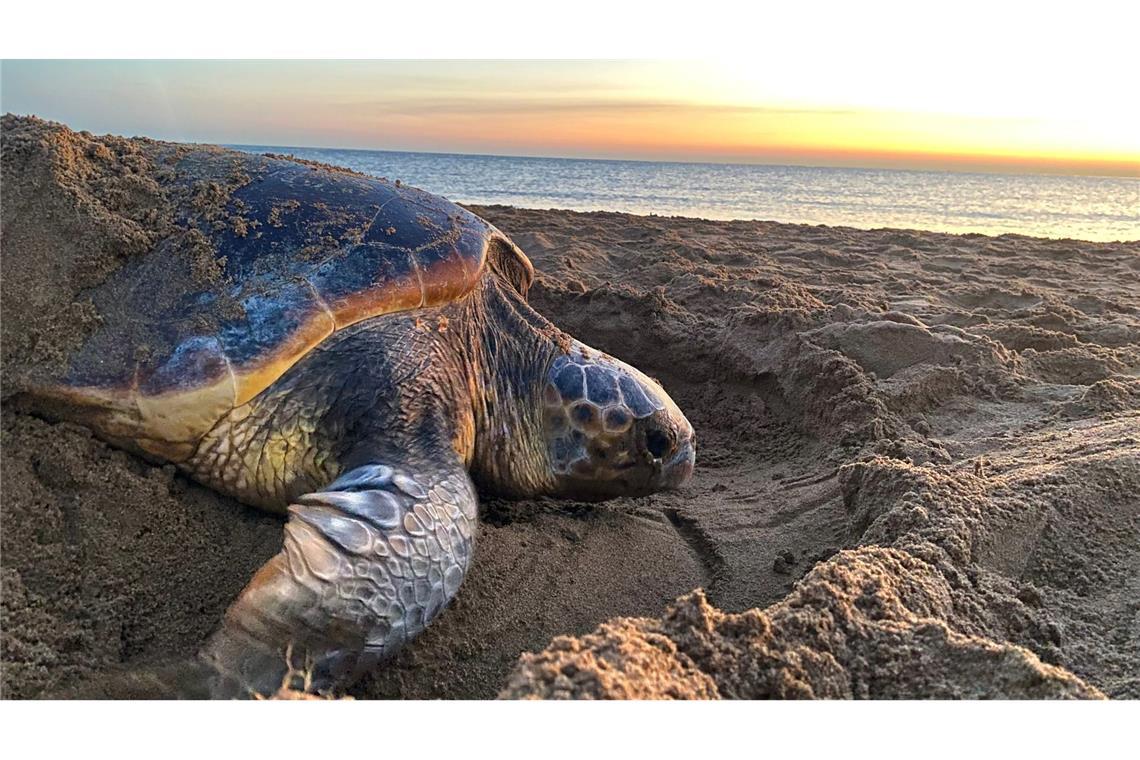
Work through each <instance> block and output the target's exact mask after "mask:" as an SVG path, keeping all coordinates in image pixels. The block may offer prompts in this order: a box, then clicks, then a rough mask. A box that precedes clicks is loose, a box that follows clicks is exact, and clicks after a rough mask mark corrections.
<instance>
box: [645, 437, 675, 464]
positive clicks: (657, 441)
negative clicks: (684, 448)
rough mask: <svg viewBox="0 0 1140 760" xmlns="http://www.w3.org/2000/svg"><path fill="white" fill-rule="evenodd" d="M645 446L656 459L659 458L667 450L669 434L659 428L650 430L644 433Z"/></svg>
mask: <svg viewBox="0 0 1140 760" xmlns="http://www.w3.org/2000/svg"><path fill="white" fill-rule="evenodd" d="M645 448H646V449H648V450H649V453H650V454H652V455H653V456H654V457H656V458H657V459H661V458H662V457H664V456H665V454H666V452H668V451H669V448H670V444H669V436H667V435H665V434H664V433H662V432H661V431H660V430H650V431H649V432H648V433H646V434H645Z"/></svg>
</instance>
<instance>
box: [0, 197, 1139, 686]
mask: <svg viewBox="0 0 1140 760" xmlns="http://www.w3.org/2000/svg"><path fill="white" fill-rule="evenodd" d="M6 193H7V188H6ZM5 197H6V200H5V205H6V206H7V205H8V203H9V201H8V200H7V197H8V196H7V195H6V196H5ZM474 210H475V211H476V212H477V213H480V214H482V215H483V216H485V217H486V218H488V219H489V220H490V221H492V222H494V223H495V224H496V225H498V226H499V227H500V228H502V229H503V230H504V231H506V232H507V233H508V234H510V235H511V236H512V237H513V239H514V240H515V241H516V242H517V243H518V244H519V245H520V246H521V247H522V248H523V249H524V250H525V251H527V253H528V254H529V255H530V256H531V257H532V259H533V261H534V264H535V266H536V268H537V270H538V274H539V276H538V280H537V282H536V285H535V287H534V288H533V290H532V292H531V301H532V303H533V304H534V305H535V307H536V308H537V309H538V310H539V311H541V312H542V313H544V314H546V315H547V316H549V317H550V318H552V319H553V320H554V321H555V322H557V323H558V324H559V325H560V326H561V327H563V328H565V329H566V330H568V331H569V332H570V333H572V334H573V335H575V336H576V337H578V338H580V339H581V340H583V341H585V342H587V343H589V344H591V345H594V346H596V347H598V348H601V349H603V350H606V351H608V352H610V353H612V354H614V355H615V356H617V357H619V358H621V359H623V360H626V361H629V362H630V363H632V364H634V365H635V366H638V367H639V368H641V369H643V370H644V371H646V372H647V373H649V374H651V375H653V376H655V377H657V378H658V379H660V380H661V381H662V382H663V383H664V385H665V387H666V388H667V389H668V390H669V392H670V393H671V395H672V396H673V397H674V399H675V400H676V401H677V402H678V404H679V405H680V406H681V408H682V409H684V410H685V411H686V413H687V414H688V416H689V418H690V420H691V421H692V423H693V424H694V426H695V428H696V431H697V436H698V442H699V444H698V445H699V449H698V458H697V472H696V475H695V477H694V479H693V481H692V482H691V483H690V484H689V485H688V486H687V487H686V489H684V490H683V491H680V492H676V493H670V494H661V495H657V496H653V497H648V498H641V499H619V500H615V501H612V502H608V503H606V504H601V505H587V504H577V503H567V502H557V501H534V502H516V503H510V502H505V501H497V500H488V501H485V502H484V503H483V504H482V523H481V526H480V535H479V537H478V539H477V545H476V561H475V564H474V568H473V570H472V572H471V574H470V576H469V578H468V579H467V581H466V582H465V583H464V586H463V588H462V590H461V592H460V594H459V597H458V598H457V600H456V602H455V603H454V604H453V605H452V607H451V608H450V609H448V610H447V611H446V612H445V613H444V614H443V616H442V617H441V619H440V620H439V621H437V622H436V623H435V624H433V625H432V626H431V628H430V629H429V630H428V631H427V633H425V634H424V635H423V636H422V637H421V638H420V639H419V640H417V641H416V642H414V643H413V644H412V645H411V646H410V647H408V648H407V649H406V650H405V651H404V652H403V653H402V654H400V655H399V656H398V657H397V658H396V659H395V660H394V661H392V662H391V663H390V664H389V665H387V666H386V667H384V668H383V669H381V670H380V671H378V672H377V673H376V674H374V675H372V676H370V677H369V678H367V679H366V680H365V681H364V682H362V683H361V684H360V685H359V686H358V687H356V688H355V689H354V690H353V693H354V695H355V696H357V697H403V698H435V697H444V698H489V697H494V696H496V695H499V694H502V695H505V696H512V697H525V696H579V697H614V696H635V697H636V696H644V697H649V696H681V697H716V696H721V697H733V696H735V697H767V696H777V697H804V696H818V697H872V698H873V697H948V696H961V697H1089V696H1101V695H1104V696H1109V697H1117V698H1120V697H1133V698H1135V697H1140V605H1138V603H1137V600H1138V599H1140V551H1138V550H1140V497H1138V496H1137V494H1138V493H1140V381H1138V379H1137V371H1138V370H1140V244H1137V243H1127V244H1112V243H1086V242H1079V241H1048V240H1040V239H1035V238H1028V237H1021V236H1009V235H1007V236H1002V237H997V238H994V237H987V236H981V235H965V236H955V235H945V234H936V233H928V232H919V231H902V230H874V231H860V230H855V229H849V228H834V227H813V226H802V225H781V224H776V223H768V222H706V221H700V220H692V219H681V218H662V217H638V216H631V215H625V214H613V213H588V214H579V213H571V212H563V211H532V210H523V209H513V208H507V207H489V208H477V209H474ZM6 213H7V209H6ZM6 218H7V217H6ZM4 242H5V246H6V253H5V257H6V261H5V271H4V273H3V274H4V278H5V279H8V278H9V277H10V265H9V263H8V260H7V256H8V255H9V254H10V251H11V249H9V248H7V246H8V245H9V242H10V241H9V239H8V238H7V237H6V238H5V241H4ZM9 293H10V291H9V290H8V289H5V296H4V297H5V303H4V310H5V315H8V314H10V312H9V306H10V304H11V303H12V302H11V301H10V300H9ZM63 306H66V304H63ZM66 311H67V310H66V309H63V308H62V306H61V308H60V309H59V312H61V313H66ZM76 314H77V315H78V316H79V317H82V316H83V312H82V310H81V309H80V310H78V311H76ZM4 339H5V342H6V343H9V345H11V343H10V340H11V334H10V333H9V327H8V326H6V327H5V334H4ZM24 345H25V344H19V346H24ZM5 358H6V363H7V362H8V361H9V360H10V356H9V354H8V352H7V348H6V349H5ZM5 372H6V375H5V382H6V383H7V382H8V380H9V377H8V375H7V366H6V369H5ZM2 415H3V440H2V450H3V502H2V520H3V525H2V527H3V530H2V532H0V533H2V540H3V543H2V547H0V549H2V558H0V567H2V573H3V610H2V612H3V619H2V623H3V669H2V676H3V680H2V687H3V695H4V696H5V697H9V698H30V697H38V696H44V695H48V694H55V693H60V692H61V691H67V690H69V689H75V688H80V687H83V688H97V687H98V685H99V684H100V683H103V682H109V680H110V679H107V677H106V676H107V674H108V673H114V672H118V671H119V670H121V669H123V668H128V669H129V668H137V667H147V666H152V665H158V664H162V663H165V662H169V661H173V660H177V659H179V658H183V657H187V656H189V655H191V654H193V652H194V651H195V650H196V649H197V647H198V646H199V645H200V644H201V643H202V641H203V640H204V639H205V637H206V636H207V635H208V633H209V632H210V631H211V630H212V629H213V627H214V626H215V625H216V624H217V622H218V620H219V619H220V616H221V614H222V612H223V610H224V609H225V607H226V605H227V604H228V602H229V601H230V600H231V599H232V598H233V596H234V595H235V594H236V593H237V592H238V590H239V589H240V588H241V587H242V586H243V585H244V583H245V582H246V580H247V579H248V578H249V576H250V575H251V573H252V572H253V570H254V569H255V568H256V567H257V566H259V565H260V564H261V563H262V562H263V561H265V560H266V559H268V558H269V557H270V556H272V555H273V554H274V553H276V551H277V550H278V548H279V546H280V541H281V522H280V521H279V519H277V518H275V517H272V516H268V515H264V514H262V513H260V512H258V511H256V510H254V509H251V508H249V507H244V506H242V505H240V504H237V503H235V502H233V501H231V500H228V499H225V498H223V497H220V496H218V495H216V494H214V493H212V492H210V491H208V490H206V489H204V488H202V487H200V486H197V485H195V484H194V483H191V482H189V481H187V480H186V479H185V478H183V477H182V476H181V475H178V474H176V473H175V472H174V471H173V469H172V468H169V467H167V468H162V467H155V466H153V465H151V464H148V463H146V462H143V461H142V460H140V459H138V458H136V457H134V456H133V455H131V454H128V453H125V452H122V451H118V450H115V449H113V448H112V447H110V446H108V445H107V444H105V443H103V442H101V441H99V440H97V439H95V438H93V437H92V436H91V435H90V434H89V433H87V432H86V431H85V430H84V429H83V428H80V427H78V426H75V425H70V424H66V423H64V424H52V423H48V422H45V421H43V420H40V419H38V418H34V417H31V416H29V415H27V414H24V413H22V412H21V411H20V410H18V409H16V408H14V407H13V406H12V405H11V404H8V403H5V404H4V406H3V409H2ZM697 588H701V589H703V592H702V593H701V594H692V593H691V592H693V590H694V589H697ZM678 599H679V600H678ZM675 600H678V601H675ZM552 641H553V643H552ZM547 647H549V648H547ZM544 650H545V651H544ZM520 655H522V658H521V660H520ZM108 696H115V694H114V693H110V694H108Z"/></svg>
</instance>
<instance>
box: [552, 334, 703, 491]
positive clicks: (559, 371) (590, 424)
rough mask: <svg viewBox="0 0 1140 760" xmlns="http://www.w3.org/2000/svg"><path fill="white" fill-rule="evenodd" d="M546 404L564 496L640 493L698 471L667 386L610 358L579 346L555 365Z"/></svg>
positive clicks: (688, 429) (558, 487)
mask: <svg viewBox="0 0 1140 760" xmlns="http://www.w3.org/2000/svg"><path fill="white" fill-rule="evenodd" d="M542 404H543V414H542V418H543V423H544V426H545V439H546V444H547V454H548V457H549V461H550V467H551V470H552V472H553V475H554V483H555V487H554V488H555V492H556V493H557V495H560V496H566V497H570V498H580V499H605V498H610V497H614V496H639V495H645V494H649V493H653V492H655V491H660V490H665V489H672V488H678V487H679V486H681V485H682V484H684V483H685V482H686V481H687V480H688V479H689V477H690V476H691V475H692V474H693V464H694V461H695V456H696V444H695V442H694V440H693V428H692V426H691V425H690V424H689V421H688V420H687V419H685V415H684V414H682V413H681V410H680V409H678V408H677V405H676V404H675V403H673V400H672V399H671V398H669V396H668V394H666V393H665V390H664V389H663V388H662V387H661V385H660V384H658V383H657V382H656V381H654V380H652V379H650V378H649V377H647V376H646V375H644V374H642V373H641V372H639V371H637V370H636V369H634V368H633V367H631V366H629V365H628V364H625V363H623V362H620V361H618V360H617V359H614V358H613V357H611V356H608V355H606V354H603V353H601V352H600V351H595V350H594V349H592V348H589V347H587V346H584V345H582V344H581V343H578V342H577V341H575V342H574V343H573V344H572V345H571V348H570V351H569V352H567V353H564V354H559V355H558V356H556V357H555V359H554V360H553V362H552V363H551V365H550V368H549V370H548V371H547V374H546V382H545V383H544V384H543V387H542Z"/></svg>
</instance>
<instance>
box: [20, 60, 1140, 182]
mask: <svg viewBox="0 0 1140 760" xmlns="http://www.w3.org/2000/svg"><path fill="white" fill-rule="evenodd" d="M1093 44H1094V43H1089V45H1088V46H1087V47H1085V48H1080V49H1077V50H1073V51H1070V54H1071V55H1072V58H1069V57H1066V59H1065V60H1060V59H1058V58H1056V57H1054V58H1047V57H1046V58H1042V59H1041V60H1037V59H1034V62H1033V67H1032V69H1031V70H1030V69H1027V68H1026V67H1022V68H1017V67H1011V68H1008V69H999V70H995V69H994V65H993V64H994V62H993V61H992V60H989V59H986V58H983V57H979V58H976V59H969V58H967V59H964V60H962V61H954V62H953V65H944V66H924V67H919V66H912V67H907V66H905V65H903V62H902V61H901V60H900V56H902V57H903V58H905V56H906V55H917V53H918V51H915V50H910V51H909V52H908V51H907V50H901V51H900V49H899V48H897V47H896V48H891V49H885V50H881V51H879V52H878V53H876V54H874V55H868V56H866V57H865V59H864V60H861V62H860V65H859V66H852V67H850V69H849V70H847V69H843V68H842V67H840V68H836V66H835V65H834V62H830V63H828V62H824V61H820V60H818V59H804V60H795V61H792V62H785V65H784V66H783V68H778V69H775V70H774V67H773V63H772V61H773V56H774V54H773V53H772V52H771V51H769V54H768V55H767V57H765V58H764V59H762V60H758V59H756V58H755V57H753V58H741V59H739V60H735V61H734V60H721V61H716V62H692V61H560V62H543V61H537V62H536V61H371V62H365V61H197V62H194V61H105V62H82V61H5V62H4V63H3V67H2V70H0V73H2V77H3V83H2V84H3V87H2V90H0V93H2V95H0V97H2V100H3V103H2V105H3V109H4V110H5V111H15V112H19V113H36V114H37V115H40V116H43V117H45V118H51V119H56V120H59V121H63V122H65V123H67V124H69V125H70V126H73V127H75V128H77V129H88V130H90V131H94V132H115V133H120V134H145V135H149V136H152V137H157V138H163V139H175V140H191V141H203V142H220V143H229V144H258V145H295V146H303V145H309V146H323V147H345V148H370V149H391V150H426V151H441V152H458V153H498V154H512V155H539V156H569V157H596V158H632V159H648V160H682V161H732V162H750V163H788V164H808V165H836V166H867V167H887V168H934V169H951V170H954V169H957V170H982V171H989V170H995V171H1035V172H1064V173H1081V174H1116V175H1125V176H1140V105H1138V101H1140V99H1137V98H1134V97H1127V96H1126V95H1125V94H1124V90H1123V88H1122V87H1121V84H1122V81H1118V80H1122V79H1126V78H1127V77H1126V76H1124V75H1123V73H1121V76H1119V77H1116V78H1115V79H1114V78H1113V77H1111V76H1099V77H1090V76H1089V69H1088V66H1087V65H1085V66H1084V67H1083V68H1082V66H1080V65H1076V64H1074V63H1073V61H1074V60H1078V59H1079V60H1086V61H1088V60H1090V59H1089V57H1090V56H1093V55H1094V53H1095V51H1094V50H1093V47H1092V46H1093ZM777 52H780V51H777ZM786 52H787V51H785V53H786ZM1081 56H1084V58H1082V57H1081ZM1094 62H1095V61H1094Z"/></svg>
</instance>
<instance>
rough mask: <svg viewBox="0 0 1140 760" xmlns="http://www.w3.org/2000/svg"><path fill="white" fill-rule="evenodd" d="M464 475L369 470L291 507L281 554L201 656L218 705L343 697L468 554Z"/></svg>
mask: <svg viewBox="0 0 1140 760" xmlns="http://www.w3.org/2000/svg"><path fill="white" fill-rule="evenodd" d="M476 506H477V504H476V496H475V490H474V488H473V487H472V485H471V481H470V479H469V478H468V477H467V473H466V472H465V471H464V470H463V468H462V467H461V466H460V465H459V464H458V463H456V464H455V465H454V466H445V467H436V468H424V467H419V468H418V469H414V470H413V469H411V468H409V467H406V466H402V465H400V464H397V463H391V465H389V464H381V463H375V464H371V465H366V466H364V467H358V468H356V469H353V470H350V471H349V472H346V473H344V474H343V475H341V477H339V478H337V480H335V481H333V482H332V483H330V484H329V485H328V487H327V488H326V489H325V490H323V491H319V492H316V493H310V494H306V495H304V496H302V497H301V498H300V499H298V500H297V502H296V503H295V504H293V505H292V506H290V508H289V522H288V524H287V525H286V527H285V545H284V548H283V549H282V550H281V553H280V554H278V555H277V556H276V557H274V558H273V559H271V560H269V562H267V563H266V564H265V565H263V566H262V567H261V569H260V570H259V571H258V572H257V573H256V574H255V575H254V577H253V579H252V580H251V581H250V583H249V585H248V586H246V588H245V590H244V591H242V593H241V596H239V597H238V599H237V600H236V601H235V602H234V603H233V604H232V605H231V606H230V608H229V610H228V611H227V612H226V616H225V620H224V622H223V624H222V627H221V629H220V630H219V631H217V632H216V633H215V634H214V635H213V636H212V637H211V638H210V640H209V641H208V642H207V644H206V646H205V647H204V648H203V650H202V653H201V654H200V657H201V658H202V660H204V661H205V662H206V663H207V664H208V665H210V666H211V669H212V670H214V671H216V673H217V674H218V675H217V677H216V678H215V679H214V683H213V685H212V689H211V690H212V692H213V694H214V695H215V696H256V695H272V694H274V693H277V692H278V691H279V690H281V689H282V688H283V687H284V688H285V689H295V690H302V691H306V692H310V693H329V692H332V691H334V690H337V689H339V688H342V687H344V686H346V685H348V684H349V683H351V682H352V680H354V679H355V678H356V677H358V676H359V675H361V674H363V673H364V672H366V671H367V670H369V669H370V668H372V667H373V666H375V664H376V663H377V662H379V661H380V660H381V659H382V658H384V657H386V656H388V655H391V654H392V653H393V652H395V651H396V650H397V649H399V647H400V646H401V645H402V644H404V642H406V641H408V640H410V639H411V638H413V637H414V636H416V635H417V634H419V633H420V632H421V631H422V630H423V629H424V627H425V626H427V624H428V623H429V622H430V621H431V620H432V618H434V617H435V616H436V615H437V614H439V612H440V611H441V610H442V609H443V608H444V607H445V606H446V605H447V603H448V602H449V601H450V600H451V598H452V597H453V596H454V595H455V593H456V591H457V590H458V588H459V584H460V582H461V581H462V580H463V577H464V575H465V574H466V572H467V567H468V564H469V562H470V560H471V554H472V550H473V548H474V537H475V527H476Z"/></svg>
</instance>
